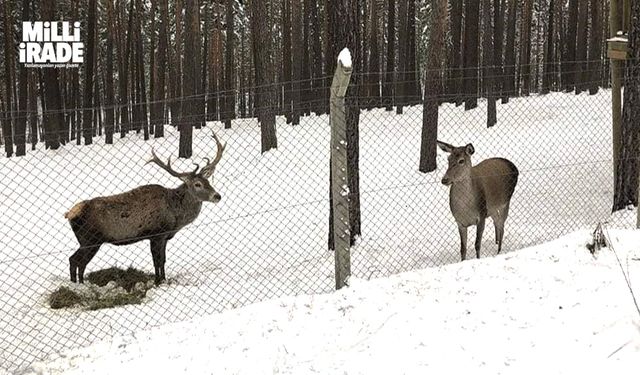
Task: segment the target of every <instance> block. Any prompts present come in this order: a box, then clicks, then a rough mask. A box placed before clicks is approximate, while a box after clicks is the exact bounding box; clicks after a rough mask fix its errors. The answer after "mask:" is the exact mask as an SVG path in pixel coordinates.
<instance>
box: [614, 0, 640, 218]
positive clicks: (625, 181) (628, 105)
mask: <svg viewBox="0 0 640 375" xmlns="http://www.w3.org/2000/svg"><path fill="white" fill-rule="evenodd" d="M630 27H631V30H630V31H629V59H628V60H627V62H626V74H625V79H624V87H625V89H624V99H623V100H624V102H623V110H622V134H621V139H622V145H621V147H620V155H619V159H618V160H619V162H618V168H617V173H616V174H615V176H616V181H615V189H614V195H613V211H617V210H621V209H623V208H625V207H626V206H627V205H630V204H633V205H636V206H637V205H638V173H639V165H640V163H639V160H640V153H639V150H640V133H639V132H638V131H637V128H638V124H637V123H638V118H640V2H638V1H633V2H632V4H631V24H630Z"/></svg>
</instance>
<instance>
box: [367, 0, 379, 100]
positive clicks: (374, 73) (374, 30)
mask: <svg viewBox="0 0 640 375" xmlns="http://www.w3.org/2000/svg"><path fill="white" fill-rule="evenodd" d="M379 25H380V22H379V12H378V2H377V1H375V0H374V1H372V2H371V35H370V38H369V48H370V49H371V54H370V56H369V68H368V72H369V76H368V78H369V79H368V83H367V88H368V93H367V103H366V105H367V108H377V107H379V106H380V105H381V103H380V49H379V48H378V45H379V41H380V35H379V34H378V30H379Z"/></svg>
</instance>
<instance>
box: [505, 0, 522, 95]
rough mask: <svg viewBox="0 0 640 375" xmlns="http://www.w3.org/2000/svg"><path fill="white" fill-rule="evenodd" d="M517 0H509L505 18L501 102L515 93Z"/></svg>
mask: <svg viewBox="0 0 640 375" xmlns="http://www.w3.org/2000/svg"><path fill="white" fill-rule="evenodd" d="M517 4H518V2H517V0H509V17H508V20H507V43H506V46H505V50H504V51H505V67H504V85H503V87H504V89H503V92H502V103H508V102H509V96H515V95H516V94H517V93H516V50H515V40H516V18H517V17H516V13H517V12H518V8H517Z"/></svg>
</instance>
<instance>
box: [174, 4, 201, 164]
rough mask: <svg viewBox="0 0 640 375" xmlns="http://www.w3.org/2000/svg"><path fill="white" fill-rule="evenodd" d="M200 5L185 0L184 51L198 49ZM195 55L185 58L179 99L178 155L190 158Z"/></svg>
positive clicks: (195, 89)
mask: <svg viewBox="0 0 640 375" xmlns="http://www.w3.org/2000/svg"><path fill="white" fill-rule="evenodd" d="M199 40H200V7H199V1H198V0H186V2H185V32H184V49H185V51H200V43H199ZM195 54H196V56H193V57H192V58H188V59H185V64H184V71H183V73H184V74H183V86H184V96H185V97H184V98H183V100H181V102H182V109H181V110H180V113H181V121H180V125H179V127H180V142H179V149H178V156H179V157H181V158H190V157H191V156H192V154H193V138H192V137H193V135H192V134H193V127H194V125H195V124H198V122H199V120H200V119H199V110H198V101H199V98H198V97H197V95H198V94H199V92H198V91H199V90H198V85H199V82H200V81H199V72H200V65H199V64H198V63H199V60H200V59H199V58H198V56H199V52H196V53H195Z"/></svg>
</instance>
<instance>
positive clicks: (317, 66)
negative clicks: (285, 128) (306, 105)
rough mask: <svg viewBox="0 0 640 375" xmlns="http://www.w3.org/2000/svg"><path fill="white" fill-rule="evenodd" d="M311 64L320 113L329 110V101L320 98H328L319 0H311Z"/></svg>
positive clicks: (314, 90) (314, 99)
mask: <svg viewBox="0 0 640 375" xmlns="http://www.w3.org/2000/svg"><path fill="white" fill-rule="evenodd" d="M309 7H310V8H311V21H310V22H311V37H312V46H311V66H312V67H313V69H312V71H311V74H312V75H313V95H312V98H313V101H314V106H313V107H314V108H315V109H314V110H315V112H316V114H318V115H320V114H323V113H326V112H327V109H326V106H327V105H328V101H326V100H319V98H326V97H325V96H324V93H323V78H324V71H323V69H324V65H325V64H324V59H323V57H322V35H321V34H322V32H321V29H322V27H321V25H320V17H319V15H318V12H319V11H318V7H319V0H311V1H310V6H309Z"/></svg>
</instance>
